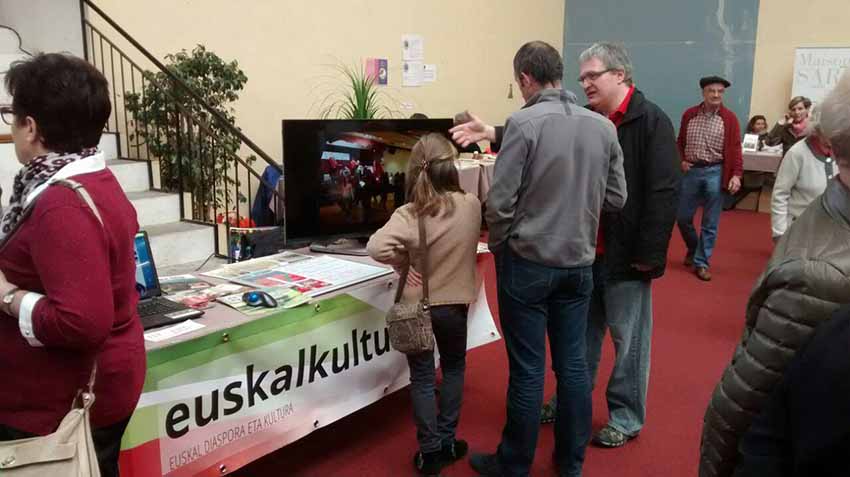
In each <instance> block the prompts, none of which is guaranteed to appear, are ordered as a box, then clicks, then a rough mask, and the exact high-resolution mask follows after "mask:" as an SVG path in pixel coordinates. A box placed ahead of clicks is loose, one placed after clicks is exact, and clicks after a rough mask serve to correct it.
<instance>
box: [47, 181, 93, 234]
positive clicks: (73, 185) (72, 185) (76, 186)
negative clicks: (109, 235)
mask: <svg viewBox="0 0 850 477" xmlns="http://www.w3.org/2000/svg"><path fill="white" fill-rule="evenodd" d="M53 185H63V186H65V187H68V188H69V189H72V190H73V191H74V192H76V193H77V195H78V196H80V199H82V200H83V202H85V203H86V205H87V206H89V209H91V211H92V213H93V214H94V216H95V217H97V221H98V222H100V225H101V226H103V219H102V218H101V217H100V211H99V210H98V209H97V206H96V205H94V201H93V200H92V198H91V196H90V195H89V192H88V191H87V190H86V188H85V187H83V185H82V184H80V183H79V182H77V181H74V180H71V179H59V180H57V181H56V182H54V183H53Z"/></svg>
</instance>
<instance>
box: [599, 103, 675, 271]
mask: <svg viewBox="0 0 850 477" xmlns="http://www.w3.org/2000/svg"><path fill="white" fill-rule="evenodd" d="M617 136H619V138H620V147H622V149H623V159H624V162H623V168H624V169H625V172H626V187H627V190H628V200H627V201H626V206H625V207H624V208H623V210H621V211H620V212H614V213H605V214H603V216H602V227H603V229H602V230H603V233H604V240H605V244H604V245H605V255H604V260H605V268H606V270H607V274H608V279H609V280H647V279H653V278H658V277H660V276H662V275H664V269H665V267H666V266H667V246H668V245H669V243H670V234H671V233H672V231H673V223H674V222H675V219H676V210H677V209H678V205H679V182H680V181H681V169H680V159H679V152H678V150H677V149H676V137H675V135H674V134H673V123H671V122H670V118H669V117H667V115H666V114H664V111H662V110H661V108H659V107H658V106H656V105H655V103H652V102H651V101H649V100H647V99H646V98H645V97H644V95H643V93H641V92H640V91H639V90H635V92H634V93H633V94H632V99H631V101H630V102H629V107H628V109H626V114H625V116H624V117H623V121H622V122H621V123H620V126H618V127H617ZM635 263H639V264H643V265H648V266H651V267H652V269H651V270H649V271H648V272H639V271H637V270H635V269H634V268H633V267H632V265H633V264H635Z"/></svg>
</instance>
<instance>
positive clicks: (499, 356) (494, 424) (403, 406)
mask: <svg viewBox="0 0 850 477" xmlns="http://www.w3.org/2000/svg"><path fill="white" fill-rule="evenodd" d="M769 220H770V217H769V216H768V215H767V214H756V213H751V212H745V211H732V212H726V213H724V214H723V217H722V219H721V225H720V230H719V238H718V244H717V247H716V250H715V254H714V257H713V259H712V273H713V275H714V280H713V281H711V282H709V283H706V282H702V281H699V280H698V279H697V278H696V277H695V276H694V275H693V273H692V272H690V271H688V270H686V269H685V268H684V266H683V265H682V258H683V257H684V250H685V249H684V245H683V243H682V240H681V236H680V235H679V233H678V230H674V234H673V241H672V242H671V247H670V256H669V266H668V269H667V274H666V275H665V276H664V277H663V278H662V279H660V280H658V281H656V282H655V284H654V318H655V322H654V336H653V346H652V371H651V378H650V389H649V398H648V400H649V404H648V417H647V423H646V427H645V428H644V430H643V432H642V433H641V435H640V437H639V438H638V439H636V440H634V441H632V442H630V443H629V444H628V445H626V446H625V447H623V448H620V449H597V448H594V447H590V448H589V449H588V452H587V460H586V462H585V466H584V475H585V476H586V477H604V476H617V477H643V476H647V477H648V476H653V477H656V476H664V477H666V476H676V477H678V476H692V475H696V468H697V460H698V453H699V436H700V428H701V425H702V416H703V413H704V411H705V407H706V403H707V402H708V398H709V396H710V394H711V391H712V389H713V388H714V385H715V383H716V382H717V379H718V378H719V376H720V373H721V372H722V370H723V368H724V366H725V365H726V364H727V362H728V361H729V359H730V357H731V355H732V350H733V349H734V347H735V344H736V343H737V340H738V338H739V336H740V332H741V329H742V326H743V321H744V308H745V305H746V301H747V297H748V295H749V293H750V291H751V289H752V287H753V285H754V284H755V280H756V278H757V277H758V275H759V274H760V273H761V271H762V269H763V268H764V265H765V264H766V263H767V260H768V258H769V256H770V252H771V249H772V244H771V241H770V237H769V236H770V228H769ZM489 274H490V276H488V277H487V279H488V285H489V287H488V290H487V292H488V299H490V300H491V303H495V301H496V298H495V286H494V283H495V282H494V280H493V274H494V271H493V270H492V268H491V269H490V272H489ZM612 359H613V347H612V346H611V344H610V340H607V339H606V344H605V349H604V353H603V362H602V365H601V367H600V377H599V381H600V382H601V383H603V384H604V383H606V382H607V376H609V375H610V370H611V363H612ZM554 384H555V383H554V377H553V375H552V373H547V378H546V393H547V394H546V395H547V397H548V396H549V395H550V393H551V392H552V391H553V390H554ZM506 385H507V358H506V356H505V349H504V343H503V342H502V341H498V342H495V343H491V344H489V345H487V346H483V347H480V348H476V349H474V350H472V351H471V352H470V353H469V355H468V361H467V371H466V387H465V391H464V393H465V394H464V408H463V412H462V414H461V421H460V428H459V431H458V435H459V437H461V438H463V439H466V440H468V441H469V443H470V446H471V447H472V449H473V450H476V451H487V452H492V451H494V450H495V448H496V445H497V444H498V442H499V437H500V434H501V430H502V425H503V424H504V418H505V415H504V414H505V389H506ZM606 420H607V409H606V404H605V399H604V388H603V387H602V386H601V385H600V386H599V387H598V388H597V389H596V390H594V393H593V425H594V429H598V428H599V427H601V426H603V425H604V424H605V422H606ZM552 449H553V437H552V431H551V428H550V426H545V427H544V429H543V431H542V432H541V434H540V440H539V442H538V446H537V454H536V457H535V463H534V467H533V468H532V472H531V474H532V475H534V476H550V475H551V476H554V475H555V472H554V470H553V469H552V467H551V458H550V455H551V452H552ZM415 450H416V435H415V430H414V425H413V421H412V419H411V409H410V401H409V399H408V393H407V389H404V390H402V391H399V392H397V393H395V394H393V395H392V396H389V397H387V398H385V399H384V400H382V401H379V402H377V403H376V404H373V405H372V406H370V407H368V408H366V409H364V410H362V411H360V412H358V413H356V414H354V415H352V416H349V417H347V418H345V419H342V420H340V421H338V422H336V423H334V424H332V425H331V426H329V427H327V428H324V429H321V430H319V431H317V432H314V433H313V434H311V435H309V436H307V437H305V438H304V439H302V440H300V441H298V442H296V443H294V444H292V445H290V446H287V447H286V448H284V449H282V450H280V451H278V452H275V453H273V454H270V455H268V456H266V457H265V458H263V459H260V460H259V461H257V462H254V463H252V464H251V465H249V466H247V467H245V468H243V469H241V470H239V471H237V472H235V475H238V476H241V477H261V476H262V477H265V476H298V477H337V476H340V477H361V476H363V477H365V476H375V477H379V476H408V475H411V476H412V475H415V473H414V471H413V468H412V467H411V463H410V459H411V456H412V454H413V452H414V451H415ZM443 475H445V476H448V477H454V476H456V477H460V476H473V475H476V474H475V473H474V472H473V471H472V469H470V467H469V464H468V462H467V461H465V460H464V461H461V462H458V463H456V464H454V465H453V466H452V467H449V468H447V469H445V470H444V472H443Z"/></svg>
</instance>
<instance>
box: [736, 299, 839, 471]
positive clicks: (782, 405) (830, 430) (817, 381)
mask: <svg viewBox="0 0 850 477" xmlns="http://www.w3.org/2000/svg"><path fill="white" fill-rule="evenodd" d="M848 343H850V307H848V306H845V307H843V308H841V309H840V310H839V311H838V312H836V313H835V315H833V317H832V318H831V319H829V321H827V322H826V323H823V324H821V325H819V326H818V328H817V331H815V333H814V336H812V339H811V340H810V341H809V342H808V344H807V345H806V346H805V348H804V349H803V350H802V351H800V353H798V354H797V356H796V357H794V359H793V360H791V362H790V363H789V364H788V368H787V369H786V371H785V375H784V377H783V380H782V381H781V382H780V383H779V385H778V386H777V388H776V390H774V391H773V394H772V395H771V397H770V398H769V399H768V401H767V403H766V404H765V408H764V410H763V411H762V413H761V414H760V415H759V416H758V417H756V418H755V419H754V420H753V423H752V425H751V426H750V430H749V431H747V433H746V434H745V435H744V438H743V439H742V442H741V445H740V447H739V453H740V462H739V464H738V469H737V471H736V473H735V474H734V475H735V477H761V476H765V475H769V476H772V477H809V476H818V477H826V476H846V475H848V474H850V462H848V461H847V455H848V453H850V380H848V379H847V376H850V354H848V353H847V344H848Z"/></svg>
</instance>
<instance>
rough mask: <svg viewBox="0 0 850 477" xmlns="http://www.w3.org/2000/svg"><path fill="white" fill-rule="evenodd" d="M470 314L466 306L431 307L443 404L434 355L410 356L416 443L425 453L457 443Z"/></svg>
mask: <svg viewBox="0 0 850 477" xmlns="http://www.w3.org/2000/svg"><path fill="white" fill-rule="evenodd" d="M467 310H468V307H467V306H466V305H439V306H432V307H431V325H432V326H433V328H434V337H435V339H436V340H437V348H438V349H439V350H440V368H442V370H443V384H442V386H440V397H439V400H437V399H435V397H434V395H435V394H436V390H435V381H436V375H437V373H436V371H435V370H434V351H433V350H431V351H426V352H424V353H419V354H413V355H407V364H408V365H409V366H410V396H411V401H412V402H413V419H414V421H415V422H416V440H417V441H418V442H419V450H420V451H422V452H423V453H427V452H436V451H439V450H440V448H441V447H442V445H443V444H446V445H448V444H451V443H452V442H454V440H455V431H456V430H457V423H458V419H460V406H461V403H462V402H463V376H464V371H465V370H466V315H467ZM438 406H439V407H438Z"/></svg>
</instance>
